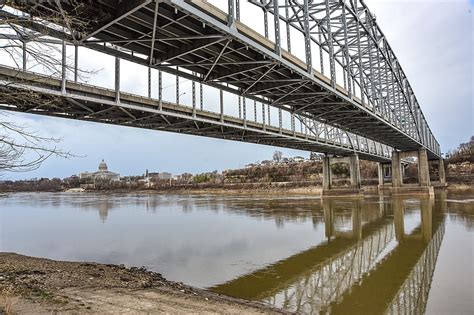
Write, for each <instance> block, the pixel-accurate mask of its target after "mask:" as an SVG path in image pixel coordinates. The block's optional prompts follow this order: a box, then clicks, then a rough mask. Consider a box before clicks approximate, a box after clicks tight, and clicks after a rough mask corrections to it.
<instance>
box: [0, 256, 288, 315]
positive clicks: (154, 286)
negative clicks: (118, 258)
mask: <svg viewBox="0 0 474 315" xmlns="http://www.w3.org/2000/svg"><path fill="white" fill-rule="evenodd" d="M2 312H4V313H6V314H51V313H60V314H77V313H100V314H112V313H113V314H118V313H173V314H174V313H181V314H182V313H204V314H205V313H225V314H242V313H245V314H274V313H283V312H282V311H280V310H278V309H273V308H270V307H268V306H266V305H264V304H261V303H256V302H250V301H246V300H241V299H235V298H231V297H227V296H223V295H218V294H215V293H211V292H208V291H206V290H201V289H196V288H193V287H190V286H186V285H184V284H182V283H176V282H171V281H168V280H166V279H164V278H163V277H162V276H161V275H160V274H158V273H155V272H151V271H147V270H145V269H143V268H126V267H124V266H117V265H104V264H97V263H81V262H63V261H54V260H49V259H43V258H33V257H28V256H23V255H18V254H14V253H0V314H2Z"/></svg>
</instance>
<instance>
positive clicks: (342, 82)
mask: <svg viewBox="0 0 474 315" xmlns="http://www.w3.org/2000/svg"><path fill="white" fill-rule="evenodd" d="M9 4H11V5H13V6H15V7H16V8H18V9H20V10H21V12H23V13H21V14H19V13H15V12H12V11H11V10H5V9H3V10H1V11H0V18H1V19H2V20H3V21H9V22H8V23H9V24H12V25H13V24H14V25H17V26H18V25H19V26H20V27H14V28H13V29H14V30H16V33H15V32H14V33H13V34H12V32H9V33H6V34H0V39H3V40H12V41H20V42H22V43H23V47H24V48H23V49H24V53H23V59H24V60H26V54H27V52H26V51H27V49H26V48H25V47H26V46H27V45H28V44H29V42H31V41H34V42H40V43H56V44H58V43H59V44H61V45H62V54H63V56H62V60H61V62H62V64H61V71H60V72H61V73H60V74H59V75H58V76H57V77H54V76H50V77H49V78H43V77H41V75H40V74H36V75H34V74H32V73H28V72H27V71H26V70H27V67H26V61H24V63H23V68H21V67H19V69H17V71H16V72H17V73H16V74H15V73H13V72H12V69H10V68H7V67H2V69H1V71H0V72H1V80H2V83H1V84H0V88H2V89H3V90H4V91H6V92H10V93H13V94H14V93H16V92H21V91H32V92H33V93H34V94H35V97H33V98H32V100H34V101H31V102H30V103H28V102H24V101H19V100H17V99H15V98H14V97H8V93H1V95H2V98H3V99H0V103H3V104H2V105H1V106H0V108H2V109H6V110H15V111H22V112H29V113H34V114H42V115H51V116H58V117H65V118H72V119H82V120H89V121H97V122H103V123H111V124H119V125H126V126H133V127H139V128H147V129H158V130H165V131H172V132H180V133H187V134H197V135H203V136H210V137H217V138H223V139H231V140H239V141H246V142H253V143H262V144H269V145H275V146H281V147H289V148H296V149H302V150H310V151H319V152H324V153H327V154H336V155H347V154H351V153H358V154H360V155H361V156H362V157H364V158H366V159H370V160H375V161H388V160H389V159H390V156H391V152H392V151H393V150H394V149H396V150H401V151H412V150H417V149H419V148H426V149H427V152H428V157H429V158H430V159H437V158H439V157H440V148H439V144H438V142H437V141H436V139H435V137H434V136H433V134H432V132H431V130H430V128H429V126H428V123H427V121H426V119H425V118H424V116H423V113H422V111H421V108H420V106H419V104H418V101H417V99H416V97H415V94H414V92H413V89H412V88H411V86H410V84H409V82H408V80H407V78H406V75H405V74H404V72H403V70H402V67H401V65H400V63H399V62H398V59H397V58H396V56H395V54H394V53H393V50H392V49H391V47H390V45H389V44H388V42H387V40H386V38H385V36H384V34H383V33H382V31H381V30H380V28H379V27H378V25H377V23H376V18H375V16H374V15H373V14H371V13H370V11H369V9H368V8H367V6H366V5H365V4H364V2H363V1H362V0H351V1H339V0H325V1H323V0H320V1H311V0H301V1H297V0H260V1H256V0H249V1H245V3H244V1H240V0H228V1H225V2H224V1H222V2H221V1H216V4H218V5H221V7H216V6H214V5H212V4H211V3H209V2H207V1H205V0H187V1H184V0H133V1H127V2H121V1H118V0H99V1H94V2H90V1H85V0H75V1H72V2H62V1H47V2H46V1H45V2H34V1H28V2H19V1H16V2H15V1H10V2H9ZM223 4H225V5H224V7H222V5H223ZM245 5H246V6H247V11H245V10H244V9H241V8H243V7H244V6H245ZM258 14H260V15H258ZM244 15H249V16H251V17H252V19H254V20H255V19H256V18H254V15H255V17H256V16H257V15H258V16H261V17H262V18H261V21H263V30H264V31H263V34H261V33H259V32H258V31H256V30H254V29H253V28H251V27H249V26H248V25H246V24H245V23H244V21H243V20H244ZM50 17H58V18H59V20H62V21H63V22H62V25H58V23H59V24H60V22H56V23H55V24H54V23H50V22H48V18H50ZM55 21H58V19H56V20H55ZM270 34H272V35H273V36H271V38H270ZM67 45H73V46H74V47H75V56H74V65H73V66H71V67H69V66H68V65H67V61H66V59H67V58H66V46H67ZM78 47H86V48H90V49H93V50H96V51H100V52H103V53H105V54H109V55H112V56H114V57H115V58H116V62H115V72H116V74H115V89H114V90H106V89H103V88H100V87H97V86H95V87H94V86H88V85H86V84H83V83H80V82H79V81H80V80H79V79H78V77H79V76H78V71H80V70H78V68H80V66H79V65H78V56H77V55H78V51H79V50H78ZM299 52H303V54H302V58H303V59H304V61H303V60H301V59H300V58H299V57H298V56H297V55H298V54H299ZM60 59H61V58H60ZM121 59H123V60H128V61H131V62H134V63H136V64H139V65H142V66H146V67H148V97H139V96H136V95H130V94H126V93H123V91H122V90H121V88H120V60H121ZM71 72H72V73H73V74H74V80H69V79H68V75H70V74H71ZM152 72H157V73H158V87H157V89H158V93H157V94H158V97H157V98H152V97H151V96H152V93H151V90H152V88H153V87H152V84H151V82H152V80H151V76H152ZM162 73H168V74H172V75H175V76H176V84H175V89H176V98H175V100H172V101H169V100H164V99H163V95H162V94H163V86H162ZM180 78H184V79H186V80H191V81H192V88H191V89H192V91H191V93H192V104H191V105H189V106H185V105H183V104H181V102H180V96H181V94H180V86H179V85H180ZM203 86H204V87H209V86H210V87H213V88H216V89H218V91H219V95H220V98H219V107H220V110H219V111H218V112H217V113H210V112H206V111H205V110H203V106H204V105H205V104H206V102H207V100H205V99H203V92H202V91H203ZM197 90H198V91H199V92H198V91H197ZM4 95H7V96H4ZM228 95H231V96H233V97H234V98H233V99H232V100H231V101H226V100H225V97H227V96H228ZM252 103H253V104H252ZM257 104H258V106H257ZM252 105H253V108H252ZM224 107H226V108H228V107H232V108H234V109H237V108H238V116H237V115H234V116H229V115H225V114H224V112H225V110H224ZM249 107H250V108H249ZM252 109H253V111H254V113H253V117H254V119H253V121H252V120H251V119H248V116H249V113H250V112H251V111H252ZM257 111H258V114H257ZM271 113H273V120H272V117H270V114H271ZM275 113H277V114H276V116H277V117H275ZM216 114H217V115H216ZM257 116H260V119H259V120H258V121H257V118H256V117H257ZM284 117H289V123H288V124H284V123H283V120H284ZM298 127H299V128H298Z"/></svg>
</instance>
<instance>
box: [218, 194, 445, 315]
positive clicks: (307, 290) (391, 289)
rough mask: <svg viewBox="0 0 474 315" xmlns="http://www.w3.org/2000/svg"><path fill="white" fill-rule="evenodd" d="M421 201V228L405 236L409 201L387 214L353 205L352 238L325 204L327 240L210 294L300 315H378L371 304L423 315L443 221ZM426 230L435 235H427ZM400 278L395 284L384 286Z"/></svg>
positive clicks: (382, 309)
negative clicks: (347, 314) (370, 299)
mask: <svg viewBox="0 0 474 315" xmlns="http://www.w3.org/2000/svg"><path fill="white" fill-rule="evenodd" d="M421 203H422V204H421V207H420V209H416V211H419V212H420V216H421V221H422V222H421V224H420V225H421V226H419V227H417V228H415V229H414V230H413V231H412V232H411V233H410V234H408V235H398V236H397V235H396V234H397V232H396V230H403V212H404V209H403V208H408V207H410V206H408V205H405V206H404V205H403V204H402V202H398V203H394V204H392V207H390V208H392V209H387V206H388V205H387V204H384V203H383V201H382V203H381V204H380V210H378V209H372V208H373V207H368V208H364V209H362V208H360V207H357V202H353V203H352V204H351V206H352V209H353V210H352V214H351V220H352V231H351V232H350V233H347V232H345V233H338V232H337V231H336V230H337V228H336V229H335V226H334V216H335V215H336V212H334V205H332V204H331V203H326V204H323V208H324V222H325V227H326V235H327V236H331V237H330V239H328V242H325V243H323V244H320V245H318V246H316V247H314V248H311V249H309V250H307V251H305V252H302V253H299V254H297V255H294V256H291V257H289V258H287V259H285V260H282V261H279V262H277V263H275V264H273V265H270V266H268V267H266V268H263V269H261V270H257V271H254V272H252V273H251V274H248V275H244V276H242V277H240V278H237V279H234V280H231V281H229V282H227V283H224V284H220V285H217V286H215V287H213V288H211V290H213V291H216V292H218V293H223V294H232V293H235V292H245V294H246V295H245V296H242V297H244V298H247V299H252V300H261V301H264V302H266V303H269V304H271V305H274V306H277V307H283V308H285V309H287V310H290V311H293V312H296V313H326V312H329V311H331V312H335V313H344V310H346V311H347V309H351V310H354V311H355V310H358V311H359V312H360V313H371V312H374V310H373V309H372V308H370V307H375V309H377V310H378V311H376V312H374V313H380V314H382V313H384V314H385V313H390V314H400V313H403V314H411V313H414V314H422V313H423V312H424V310H425V307H426V303H427V298H428V293H429V290H430V286H431V280H432V276H433V272H434V268H435V265H436V259H437V256H438V252H439V249H440V247H441V242H442V240H443V236H444V223H442V222H440V221H439V220H442V219H441V218H440V216H439V215H438V216H437V217H436V220H435V221H432V216H431V214H432V208H431V205H429V204H428V203H425V202H424V201H422V202H421ZM374 205H376V204H374ZM339 210H341V209H339ZM393 213H395V215H396V216H397V215H399V214H401V215H402V218H401V220H402V221H401V222H400V220H396V219H395V220H393V217H392V219H390V216H391V215H393ZM427 218H428V220H426V219H427ZM400 225H401V226H400ZM425 230H426V231H428V232H429V238H426V237H424V236H423V234H426V231H425ZM328 233H329V234H328ZM393 275H396V278H397V279H398V280H397V281H396V282H394V283H390V284H388V283H384V282H385V280H386V279H388V278H389V276H392V277H393ZM239 288H245V290H243V291H242V290H239ZM371 291H373V292H371ZM376 292H377V293H376ZM368 293H370V294H372V295H370V294H369V295H368ZM362 296H364V297H367V296H376V297H377V298H376V300H377V301H374V304H373V305H371V306H370V307H369V306H367V305H360V302H361V301H363V300H364V299H362ZM367 307H368V308H367ZM366 308H367V309H366Z"/></svg>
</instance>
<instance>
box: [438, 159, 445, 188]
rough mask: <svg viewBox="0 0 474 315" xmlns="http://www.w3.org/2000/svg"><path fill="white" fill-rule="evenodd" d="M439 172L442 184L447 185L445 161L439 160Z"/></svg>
mask: <svg viewBox="0 0 474 315" xmlns="http://www.w3.org/2000/svg"><path fill="white" fill-rule="evenodd" d="M438 167H439V170H438V174H439V181H440V183H441V184H443V185H444V184H446V170H445V169H444V159H439V164H438Z"/></svg>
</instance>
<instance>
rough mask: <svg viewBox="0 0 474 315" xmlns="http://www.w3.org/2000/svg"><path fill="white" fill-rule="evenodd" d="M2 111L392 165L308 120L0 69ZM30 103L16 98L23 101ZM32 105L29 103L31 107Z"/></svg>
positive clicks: (369, 146)
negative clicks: (287, 120) (264, 118)
mask: <svg viewBox="0 0 474 315" xmlns="http://www.w3.org/2000/svg"><path fill="white" fill-rule="evenodd" d="M0 89H1V90H3V92H7V93H0V95H1V99H0V109H4V110H10V111H19V112H25V113H32V114H39V115H47V116H54V117H61V118H70V119H77V120H85V121H93V122H100V123H108V124H115V125H122V126H129V127H136V128H144V129H152V130H161V131H170V132H177V133H184V134H191V135H200V136H206V137H214V138H220V139H227V140H236V141H243V142H250V143H257V144H265V145H272V146H279V147H286V148H293V149H300V150H306V151H314V152H326V153H328V154H334V155H348V154H353V153H357V154H359V155H360V156H361V157H362V158H364V159H367V160H372V161H378V162H388V161H390V156H391V148H390V147H387V146H385V145H381V144H378V143H375V142H374V141H372V140H368V139H365V138H362V137H360V136H357V135H353V134H350V133H347V132H342V131H340V130H338V129H337V128H334V127H330V126H326V125H324V124H321V123H319V122H316V121H312V122H310V121H309V120H308V119H306V124H307V127H306V128H304V130H301V131H297V130H295V128H294V125H293V128H292V129H291V130H290V129H287V128H283V127H282V125H281V124H280V126H279V127H278V126H273V125H270V124H268V123H265V122H263V123H260V122H255V121H251V120H248V119H246V118H245V116H244V117H243V118H238V117H233V116H227V115H224V113H223V112H222V111H221V112H220V113H216V112H209V111H204V110H200V109H197V108H196V107H189V106H184V105H179V104H174V103H169V102H164V101H161V100H159V99H153V98H150V97H143V96H137V95H132V94H127V93H123V92H121V91H117V90H110V89H105V88H102V87H98V86H92V85H87V84H82V83H75V82H69V81H67V82H66V84H65V85H63V80H62V79H60V78H53V77H50V76H45V75H40V74H38V73H32V72H25V71H20V70H18V69H15V68H8V67H0ZM24 93H27V94H28V95H29V97H28V98H25V97H15V95H24ZM28 99H31V102H30V101H27V100H28Z"/></svg>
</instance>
